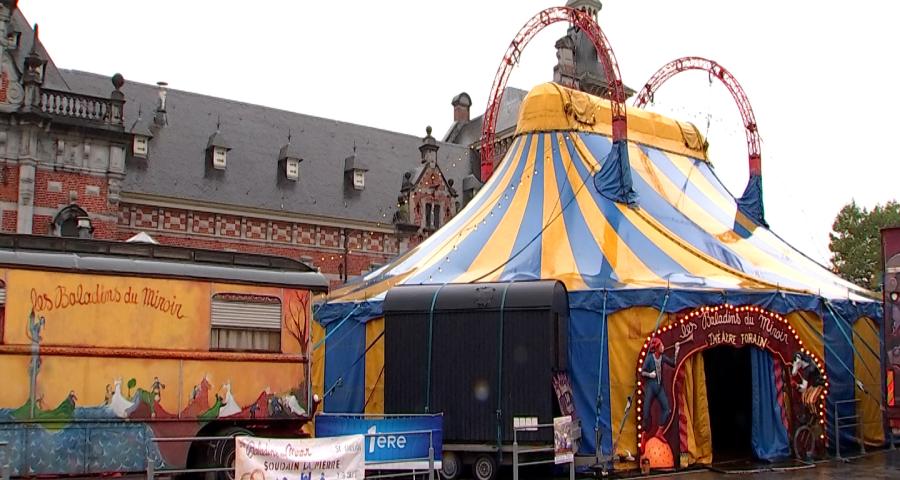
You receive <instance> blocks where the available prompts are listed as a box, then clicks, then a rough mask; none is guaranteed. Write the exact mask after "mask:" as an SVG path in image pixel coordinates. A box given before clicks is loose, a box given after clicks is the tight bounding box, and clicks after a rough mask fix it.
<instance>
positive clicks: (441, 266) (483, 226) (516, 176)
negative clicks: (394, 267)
mask: <svg viewBox="0 0 900 480" xmlns="http://www.w3.org/2000/svg"><path fill="white" fill-rule="evenodd" d="M532 137H533V136H532V135H529V136H527V137H526V139H525V147H524V148H523V150H522V155H521V156H520V158H519V160H518V161H517V162H512V161H511V160H512V159H510V161H509V162H508V163H515V164H516V165H515V168H516V170H515V171H514V172H513V174H512V176H511V178H510V179H509V183H508V184H506V185H505V189H506V190H507V191H508V192H509V194H508V195H503V196H501V197H500V199H499V200H498V202H497V203H499V204H500V209H499V211H500V214H495V215H487V216H485V218H484V219H482V222H481V223H479V224H478V228H477V229H475V230H473V231H471V232H470V233H469V234H468V235H466V236H465V237H463V238H461V239H460V240H459V244H458V245H457V248H456V250H454V251H453V253H452V257H451V259H450V260H451V261H450V262H440V261H439V262H435V263H434V264H432V265H430V266H428V267H426V268H424V269H422V270H421V271H420V272H417V273H416V274H415V275H414V276H413V277H412V278H410V279H409V280H407V281H406V282H405V283H408V284H416V283H445V282H449V281H452V280H453V279H455V278H456V277H458V276H459V275H461V274H462V273H464V272H466V271H467V270H468V269H469V266H470V265H472V262H473V261H475V258H476V257H477V256H478V254H479V253H481V250H482V248H484V244H485V243H487V241H488V240H489V239H490V238H491V236H492V235H493V234H494V231H495V230H496V229H497V226H498V225H500V221H501V220H502V219H503V213H505V212H507V211H508V209H509V204H510V203H511V202H512V200H513V197H514V196H513V193H515V190H514V188H515V186H516V185H518V184H519V181H520V180H521V179H522V177H523V174H524V171H525V165H526V164H527V163H528V151H529V150H530V147H531V142H532V141H533V138H532Z"/></svg>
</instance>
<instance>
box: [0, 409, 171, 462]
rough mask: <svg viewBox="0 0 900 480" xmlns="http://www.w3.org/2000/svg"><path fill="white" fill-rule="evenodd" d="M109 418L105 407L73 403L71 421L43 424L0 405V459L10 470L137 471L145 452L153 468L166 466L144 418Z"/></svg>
mask: <svg viewBox="0 0 900 480" xmlns="http://www.w3.org/2000/svg"><path fill="white" fill-rule="evenodd" d="M109 419H110V411H109V409H108V408H106V407H85V408H80V407H79V408H76V409H75V413H74V418H73V420H72V421H71V422H69V423H66V424H64V425H62V424H60V422H55V423H54V428H45V426H44V425H42V424H41V423H24V422H19V421H17V420H16V419H15V418H13V416H12V410H11V409H6V408H4V409H0V442H8V447H7V448H6V449H5V451H4V449H0V463H8V464H9V465H10V467H11V470H12V471H11V472H10V473H11V475H12V476H22V475H42V474H89V473H100V472H137V471H143V470H146V468H147V458H148V454H149V458H151V459H153V463H154V464H155V467H156V468H162V467H165V466H166V465H165V464H164V462H163V461H162V457H161V455H160V452H159V448H158V447H157V445H156V444H155V443H154V442H151V441H150V440H151V439H152V438H153V431H152V430H151V429H150V427H149V426H148V425H147V424H146V423H141V422H124V421H109ZM57 427H58V428H57ZM148 448H149V451H148Z"/></svg>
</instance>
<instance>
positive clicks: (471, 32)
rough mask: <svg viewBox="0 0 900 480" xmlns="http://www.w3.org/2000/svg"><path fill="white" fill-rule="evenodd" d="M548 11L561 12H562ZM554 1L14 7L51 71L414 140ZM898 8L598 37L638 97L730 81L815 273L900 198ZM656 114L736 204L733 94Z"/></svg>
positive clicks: (824, 9) (661, 96)
mask: <svg viewBox="0 0 900 480" xmlns="http://www.w3.org/2000/svg"><path fill="white" fill-rule="evenodd" d="M558 1H559V4H562V3H564V1H565V0H558ZM553 5H555V3H553V2H549V1H539V0H538V1H536V0H508V1H495V0H477V1H476V0H453V1H444V2H433V1H427V0H418V1H391V0H382V1H362V0H345V1H324V2H322V1H317V2H312V1H279V0H254V1H252V2H247V1H238V0H190V1H186V0H154V1H149V0H129V1H122V0H87V1H72V0H20V1H19V8H20V9H21V10H22V11H23V12H24V13H25V15H26V17H27V18H28V20H29V21H30V22H32V23H38V24H40V27H41V29H40V32H41V39H42V41H43V42H44V45H45V46H46V47H47V49H48V51H49V52H50V55H51V56H52V57H53V59H54V61H55V62H56V64H57V65H58V66H59V67H61V68H71V69H78V70H85V71H90V72H96V73H101V74H108V75H112V74H113V73H116V72H120V73H122V74H123V75H124V76H125V78H126V79H127V80H131V81H138V82H145V83H151V84H152V83H155V82H157V81H160V80H164V81H167V82H169V85H170V87H171V88H175V89H180V90H188V91H192V92H199V93H204V94H207V95H213V96H218V97H225V98H229V99H234V100H241V101H245V102H250V103H256V104H261V105H266V106H271V107H277V108H281V109H285V110H291V111H296V112H301V113H305V114H310V115H316V116H321V117H326V118H333V119H337V120H342V121H347V122H353V123H359V124H363V125H369V126H375V127H379V128H384V129H387V130H394V131H399V132H404V133H410V134H415V135H420V136H422V135H424V130H425V126H426V125H432V126H434V129H435V132H436V133H439V134H441V135H442V134H443V132H445V131H446V130H447V128H448V127H449V125H450V123H451V120H452V108H451V106H450V100H451V98H452V97H453V96H454V95H456V94H457V93H459V92H462V91H465V92H468V93H469V94H470V95H471V97H472V100H473V102H474V105H473V107H472V108H473V116H475V115H477V114H480V113H481V112H483V110H484V106H485V104H486V102H487V96H488V93H489V89H490V86H491V83H492V81H493V78H494V75H495V73H496V71H497V66H498V65H499V62H500V60H501V58H502V55H503V53H504V52H505V50H506V48H507V46H508V45H509V42H510V41H511V40H512V39H513V37H514V36H515V34H516V32H518V31H519V29H520V28H521V27H522V25H524V24H525V22H526V21H528V19H529V18H531V17H532V16H533V15H535V14H536V13H537V12H539V11H540V10H542V9H543V8H546V7H549V6H553ZM898 19H900V2H890V1H882V0H859V1H855V2H837V1H809V0H794V1H784V0H781V1H779V0H762V1H755V2H754V1H742V2H737V1H722V0H686V1H680V2H679V1H673V0H608V1H606V2H604V5H603V10H602V11H601V13H600V16H599V20H600V26H601V28H602V29H603V31H604V32H605V33H606V36H607V38H608V39H609V41H610V43H611V44H612V47H613V49H614V51H615V53H616V56H617V58H618V61H619V65H620V69H621V73H622V76H623V78H624V80H625V83H626V84H627V85H629V86H631V87H633V88H635V89H639V88H640V87H641V86H642V85H643V84H644V83H645V82H646V80H647V79H648V78H649V77H650V76H651V75H652V74H653V72H654V71H656V70H657V69H658V68H659V67H660V66H662V65H663V64H665V63H666V62H668V61H670V60H673V59H675V58H678V57H681V56H685V55H698V56H704V57H707V58H710V59H713V60H715V61H717V62H718V63H720V64H721V65H723V66H725V67H726V68H727V69H729V70H730V71H731V72H732V73H733V74H734V75H735V77H737V79H738V80H739V81H740V83H741V85H742V86H743V87H744V90H745V91H746V92H747V95H748V97H749V99H750V102H751V103H752V105H753V108H754V111H755V113H756V119H757V123H758V125H759V130H760V133H761V135H762V138H763V145H762V158H763V179H764V191H765V204H766V215H767V219H768V220H769V223H770V224H771V226H772V229H773V230H774V231H775V232H776V233H778V234H780V235H781V236H783V237H784V238H786V239H787V240H788V241H790V242H791V243H792V244H794V245H795V246H796V247H798V248H799V249H801V250H803V251H804V252H806V253H808V254H809V255H811V256H812V257H813V258H816V259H818V260H820V261H823V262H825V261H827V260H828V258H829V252H828V247H827V245H828V232H829V231H830V229H831V223H832V221H833V219H834V216H835V215H836V213H837V212H838V210H839V209H840V207H841V206H843V205H844V204H846V203H847V202H849V201H850V200H851V199H856V201H857V202H858V203H861V204H862V205H864V206H867V207H872V206H874V205H875V204H876V203H884V202H885V201H888V200H892V199H896V198H898V196H900V189H898V187H897V185H898V183H900V158H898V155H897V153H896V149H895V148H896V147H895V144H896V138H897V136H898V131H897V130H898V127H900V125H898V121H897V118H898V112H900V97H898V95H897V94H896V93H895V92H894V91H893V88H894V86H895V85H896V84H897V77H898V76H897V75H896V74H897V72H898V55H897V47H898V46H900V27H898V25H897V22H898ZM564 33H565V26H563V25H561V24H556V25H553V26H551V27H548V28H546V29H544V30H543V31H542V32H541V33H539V34H538V36H537V37H536V38H535V39H534V40H533V41H532V43H531V44H529V46H528V48H527V49H526V51H525V53H524V55H523V56H522V59H521V61H520V64H519V66H518V67H517V69H516V70H515V71H514V72H513V74H512V77H511V78H510V85H511V86H516V87H519V88H522V89H529V88H531V87H532V86H534V85H536V84H538V83H541V82H545V81H549V80H552V69H553V65H554V64H555V62H556V57H555V50H554V48H553V43H554V42H555V40H556V39H557V38H559V37H560V36H562V35H563V34H564ZM653 108H654V109H656V110H658V111H661V112H665V113H668V114H671V115H673V116H675V117H677V118H679V119H681V120H688V121H692V122H694V123H695V124H696V125H697V126H698V127H699V128H700V130H701V132H704V133H706V134H707V135H708V137H709V141H710V143H711V149H710V153H711V156H712V161H713V163H714V165H715V166H716V171H717V172H718V175H719V176H720V178H722V180H723V182H724V183H725V184H726V186H727V187H728V188H729V189H730V190H731V191H732V192H733V193H734V194H735V195H736V196H740V194H741V192H742V191H743V188H744V184H745V183H746V180H747V153H746V143H745V140H744V133H743V132H744V130H743V125H742V123H741V119H740V116H739V115H738V112H737V109H736V108H735V106H734V103H733V102H732V100H731V97H730V95H729V94H728V92H727V90H725V88H724V87H723V86H721V85H719V84H718V83H715V84H712V85H711V84H710V83H709V81H708V78H707V76H706V75H705V74H704V73H700V72H688V73H684V74H682V75H680V76H678V77H675V78H674V79H672V80H671V81H670V82H669V83H667V84H666V85H665V86H663V87H662V89H661V90H660V91H659V93H658V94H657V96H656V105H655V106H654V107H653Z"/></svg>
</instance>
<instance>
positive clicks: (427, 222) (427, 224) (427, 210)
mask: <svg viewBox="0 0 900 480" xmlns="http://www.w3.org/2000/svg"><path fill="white" fill-rule="evenodd" d="M425 228H431V204H430V203H426V204H425Z"/></svg>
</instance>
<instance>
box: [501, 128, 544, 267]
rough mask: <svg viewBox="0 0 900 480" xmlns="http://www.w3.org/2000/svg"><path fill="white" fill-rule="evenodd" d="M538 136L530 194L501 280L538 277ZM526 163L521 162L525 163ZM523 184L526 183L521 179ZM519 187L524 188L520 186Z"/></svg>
mask: <svg viewBox="0 0 900 480" xmlns="http://www.w3.org/2000/svg"><path fill="white" fill-rule="evenodd" d="M534 135H536V136H537V151H536V153H535V158H536V160H535V164H534V166H533V170H532V171H530V172H526V174H527V173H530V174H531V177H530V180H528V181H529V182H530V183H531V185H530V193H529V195H528V203H527V204H526V206H525V214H524V216H523V218H522V223H521V225H520V226H519V233H518V235H516V241H515V243H513V248H512V257H511V258H510V259H509V263H507V264H506V267H505V268H504V270H503V273H502V274H501V275H500V280H502V281H519V280H537V279H540V278H541V230H542V229H543V217H544V168H543V158H544V142H545V139H546V137H547V135H546V134H541V133H539V134H534ZM524 163H525V162H523V164H524ZM523 183H525V182H523ZM520 188H525V185H522V187H520Z"/></svg>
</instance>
